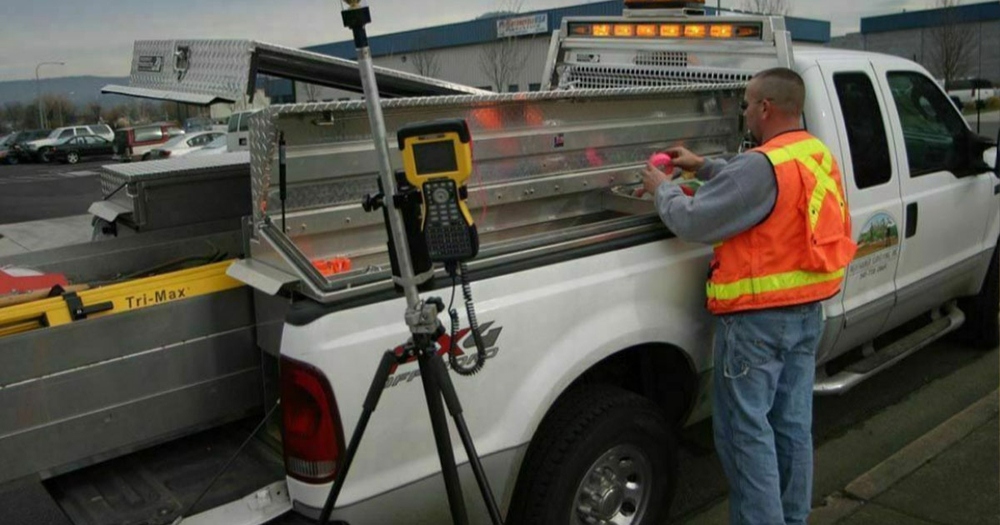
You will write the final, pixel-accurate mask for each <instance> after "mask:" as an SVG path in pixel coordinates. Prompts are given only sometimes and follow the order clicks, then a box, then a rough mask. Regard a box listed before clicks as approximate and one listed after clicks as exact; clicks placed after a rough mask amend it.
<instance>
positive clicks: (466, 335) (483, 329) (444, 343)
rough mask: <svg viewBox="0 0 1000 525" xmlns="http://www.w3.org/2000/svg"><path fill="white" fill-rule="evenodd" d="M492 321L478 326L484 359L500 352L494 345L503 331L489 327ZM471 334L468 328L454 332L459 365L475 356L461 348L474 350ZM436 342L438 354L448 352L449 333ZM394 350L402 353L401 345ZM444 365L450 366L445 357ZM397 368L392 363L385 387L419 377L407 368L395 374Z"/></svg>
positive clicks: (397, 353) (416, 372)
mask: <svg viewBox="0 0 1000 525" xmlns="http://www.w3.org/2000/svg"><path fill="white" fill-rule="evenodd" d="M493 323H494V321H490V322H488V323H485V324H483V325H482V326H480V327H479V332H480V333H481V334H482V335H483V345H484V346H485V347H486V349H485V352H486V359H492V358H494V357H496V356H497V354H499V353H500V347H499V346H496V344H497V341H498V340H499V339H500V332H501V331H503V327H502V326H497V327H496V328H492V329H491V328H490V327H492V326H493ZM471 335H472V332H471V331H470V330H469V329H468V328H464V329H462V330H459V331H458V333H457V334H455V338H456V339H457V340H458V342H457V343H456V345H455V357H456V358H457V361H458V364H459V366H463V365H465V364H466V362H468V361H469V360H472V359H475V358H476V356H475V354H474V353H472V354H466V353H465V352H464V351H463V350H462V349H463V348H465V349H472V351H473V352H475V347H476V341H475V339H473V338H472V337H470V336H471ZM437 342H438V351H437V353H438V355H440V356H442V357H443V356H444V355H445V354H447V353H448V349H449V348H450V347H451V334H447V333H446V334H444V335H442V336H441V337H440V338H439V339H438V341H437ZM394 351H395V352H396V355H403V347H402V346H397V347H396V349H395V350H394ZM416 360H417V359H416V358H415V357H411V358H410V359H408V360H407V361H406V363H404V365H407V364H409V363H412V362H414V361H416ZM444 366H445V367H448V368H451V365H450V364H449V363H448V360H447V359H445V361H444ZM398 368H399V366H398V365H393V367H392V370H391V374H392V375H390V376H389V380H388V381H386V383H385V387H386V388H392V387H394V386H396V385H398V384H400V383H409V382H410V381H413V380H414V379H416V378H418V377H420V370H409V371H405V372H402V373H399V374H397V373H396V372H397V370H398Z"/></svg>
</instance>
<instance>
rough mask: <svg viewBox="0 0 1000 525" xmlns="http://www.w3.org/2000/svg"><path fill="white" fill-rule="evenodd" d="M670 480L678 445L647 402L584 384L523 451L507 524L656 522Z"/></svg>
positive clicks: (668, 496)
mask: <svg viewBox="0 0 1000 525" xmlns="http://www.w3.org/2000/svg"><path fill="white" fill-rule="evenodd" d="M676 479H677V445H676V441H675V438H674V435H673V432H672V430H671V427H670V425H669V424H668V423H667V421H666V419H664V417H663V414H662V411H661V410H660V408H659V407H658V406H657V405H656V404H655V403H653V402H652V401H650V400H648V399H646V398H644V397H642V396H639V395H637V394H634V393H632V392H628V391H626V390H622V389H620V388H615V387H611V386H606V385H584V386H581V387H580V388H577V389H576V390H574V391H572V392H570V393H569V394H567V396H566V397H565V398H564V399H562V400H560V401H559V404H558V405H557V406H556V407H555V408H554V409H553V410H552V412H551V413H550V414H549V415H547V416H546V418H545V420H544V421H543V422H542V425H541V427H540V428H539V430H538V432H537V433H536V435H535V438H534V439H533V440H532V442H531V445H530V447H529V448H528V453H527V456H526V457H525V460H524V464H523V465H522V466H521V475H520V476H519V478H518V482H517V487H516V489H515V493H514V499H513V501H512V503H511V508H510V514H509V516H508V520H507V521H508V522H509V523H512V524H517V525H557V524H558V525H605V524H607V525H610V524H619V525H659V524H660V523H663V522H664V521H665V520H666V517H667V513H668V512H669V510H670V502H671V501H672V500H673V496H674V490H675V488H676Z"/></svg>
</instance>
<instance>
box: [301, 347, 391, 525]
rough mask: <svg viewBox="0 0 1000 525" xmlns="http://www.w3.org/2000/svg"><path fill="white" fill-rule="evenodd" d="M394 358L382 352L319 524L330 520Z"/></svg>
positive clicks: (324, 523)
mask: <svg viewBox="0 0 1000 525" xmlns="http://www.w3.org/2000/svg"><path fill="white" fill-rule="evenodd" d="M396 359H397V358H396V353H395V352H393V351H392V350H386V352H385V353H384V354H382V361H380V362H379V364H378V370H377V371H376V372H375V377H373V378H372V384H371V386H370V387H368V396H367V397H365V403H364V405H362V406H363V409H362V410H361V417H360V418H359V419H358V425H357V426H356V427H354V433H353V434H351V443H350V444H349V445H348V446H347V454H346V455H345V456H344V459H343V461H341V464H340V468H339V469H338V470H337V479H336V480H334V482H333V486H332V487H330V494H328V495H327V497H326V503H325V504H324V505H323V512H321V513H320V515H319V525H326V523H327V522H328V521H329V520H330V513H331V512H333V507H334V505H336V504H337V498H338V497H339V496H340V489H342V488H344V479H346V478H347V471H348V470H350V469H351V463H352V462H353V461H354V455H355V454H356V453H357V451H358V445H360V444H361V436H362V435H364V433H365V429H366V428H367V427H368V420H369V419H371V416H372V412H374V411H375V407H376V406H378V400H379V398H381V397H382V391H383V390H385V383H386V381H387V380H388V379H389V371H390V370H392V365H394V364H395V363H396Z"/></svg>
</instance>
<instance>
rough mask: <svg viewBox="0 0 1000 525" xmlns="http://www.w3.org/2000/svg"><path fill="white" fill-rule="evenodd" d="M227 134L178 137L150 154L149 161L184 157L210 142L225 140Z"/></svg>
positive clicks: (190, 134)
mask: <svg viewBox="0 0 1000 525" xmlns="http://www.w3.org/2000/svg"><path fill="white" fill-rule="evenodd" d="M225 135H226V134H225V133H223V132H221V131H199V132H196V133H189V134H186V135H178V136H176V137H174V138H172V139H170V140H168V141H166V142H164V143H163V145H161V146H158V147H156V148H153V149H152V150H151V151H150V152H149V160H156V159H166V158H175V157H182V156H184V155H187V154H189V153H192V152H194V151H198V150H200V149H201V148H203V147H205V146H207V145H208V144H209V143H210V142H212V141H214V140H217V139H219V138H220V137H221V138H223V139H225Z"/></svg>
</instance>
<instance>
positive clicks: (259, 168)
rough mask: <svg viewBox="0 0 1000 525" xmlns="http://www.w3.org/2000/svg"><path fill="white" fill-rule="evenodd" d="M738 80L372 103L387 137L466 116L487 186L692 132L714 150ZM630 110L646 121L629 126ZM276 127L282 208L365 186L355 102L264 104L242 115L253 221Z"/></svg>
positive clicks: (578, 166)
mask: <svg viewBox="0 0 1000 525" xmlns="http://www.w3.org/2000/svg"><path fill="white" fill-rule="evenodd" d="M745 87H746V83H745V82H730V83H716V84H700V85H683V86H667V87H643V88H624V89H621V88H620V89H594V90H575V91H549V92H533V93H505V94H487V95H473V96H442V97H417V98H404V99H388V100H383V101H382V107H383V111H384V113H385V119H386V126H387V128H388V130H389V136H390V137H392V136H394V130H395V129H398V127H399V126H401V125H403V124H405V123H408V122H413V121H422V120H432V119H436V118H466V119H467V120H468V121H469V123H470V126H471V127H472V131H473V135H474V136H475V137H476V138H477V146H476V177H477V178H476V179H475V181H474V184H483V185H489V184H494V183H504V182H511V181H517V180H522V179H530V178H532V177H538V176H547V175H553V174H559V173H568V172H574V171H581V170H587V169H593V168H594V167H595V165H606V166H613V165H628V164H630V163H634V162H635V159H637V158H644V157H643V155H645V156H648V154H649V152H651V151H652V150H651V149H650V148H655V147H662V143H663V141H665V140H682V139H683V140H701V141H702V142H704V143H705V144H707V145H709V146H711V147H712V148H713V149H716V150H720V151H724V150H725V148H724V146H723V145H722V144H723V142H725V141H726V140H730V139H735V137H737V136H738V135H739V130H737V129H736V119H735V118H734V117H733V115H734V114H736V113H738V108H737V106H738V99H739V96H740V95H741V92H742V90H743V89H745ZM720 97H721V98H724V99H725V101H724V102H722V101H720ZM671 101H673V102H671ZM723 103H724V104H726V108H725V111H723V108H721V107H719V106H720V104H723ZM671 104H673V105H671ZM611 106H614V108H611ZM612 109H613V111H612ZM630 119H634V120H635V122H644V123H646V124H645V125H643V126H634V125H633V123H632V121H630ZM279 127H280V128H282V129H283V130H286V132H287V133H289V135H288V136H286V142H288V144H289V151H288V154H287V158H288V165H289V173H290V174H292V173H293V172H294V173H295V174H296V176H295V178H294V179H293V178H292V177H291V175H290V178H289V194H288V200H287V202H286V206H287V208H288V209H289V210H300V209H309V208H315V207H321V206H335V205H339V204H344V203H356V202H358V201H359V200H360V198H361V197H362V196H363V195H364V194H365V193H368V192H371V191H373V190H374V187H375V186H374V183H375V176H374V173H375V172H376V171H377V170H376V168H375V167H374V164H373V162H372V161H373V157H372V150H373V147H372V145H371V138H370V132H369V128H368V121H367V113H366V105H365V102H364V101H360V100H359V101H346V102H334V103H310V104H289V105H281V106H272V107H270V108H267V109H265V110H262V111H260V112H258V113H256V114H255V115H254V116H253V117H251V120H250V152H251V153H250V155H251V178H252V189H253V199H254V206H253V216H254V222H255V225H257V226H258V227H259V226H260V225H261V224H262V222H263V220H264V219H265V217H266V215H267V213H268V211H269V210H273V209H275V207H276V206H278V205H279V202H278V201H277V198H276V196H275V195H274V193H275V191H276V190H275V188H273V187H272V177H273V175H274V171H275V170H276V169H277V166H276V164H277V131H278V129H279ZM581 129H583V130H584V131H581ZM293 135H294V140H290V138H292V137H293ZM563 136H565V137H567V139H566V140H569V141H571V142H572V144H571V145H570V146H569V147H566V148H565V149H562V145H561V144H559V143H558V141H559V140H560V137H563ZM695 137H699V138H698V139H695ZM553 140H556V143H555V144H553V142H552V141H553ZM573 141H575V142H573ZM581 141H593V147H580V146H579V143H580V142H581ZM716 143H718V144H716ZM505 148H506V149H505ZM510 148H513V149H510ZM395 149H396V148H395V145H394V144H390V151H391V152H393V153H394V152H395ZM275 186H276V184H275Z"/></svg>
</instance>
